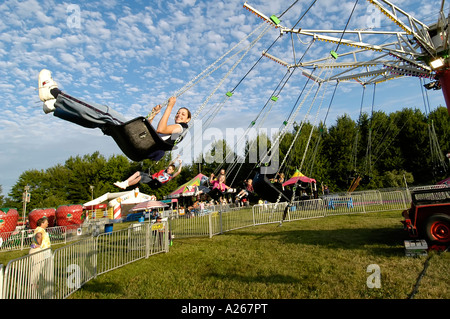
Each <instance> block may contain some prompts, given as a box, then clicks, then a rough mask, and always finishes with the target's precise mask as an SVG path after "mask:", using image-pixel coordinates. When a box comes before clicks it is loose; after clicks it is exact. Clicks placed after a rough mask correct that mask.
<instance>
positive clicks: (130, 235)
mask: <svg viewBox="0 0 450 319" xmlns="http://www.w3.org/2000/svg"><path fill="white" fill-rule="evenodd" d="M168 250H169V227H168V222H167V221H164V222H162V223H150V222H146V223H142V224H138V225H137V226H134V225H131V226H130V227H129V228H128V229H123V230H118V231H112V232H108V233H103V234H100V235H98V236H96V237H89V238H86V239H83V240H80V241H77V242H75V243H72V244H70V245H67V246H64V247H61V248H59V249H56V250H55V251H53V253H52V251H51V249H50V248H48V249H45V250H42V251H40V252H37V253H34V254H31V255H26V256H23V257H20V258H16V259H14V260H11V261H9V263H8V264H7V265H6V267H4V268H3V265H0V288H2V289H1V290H0V298H3V299H64V298H67V297H68V296H70V295H71V294H72V293H73V292H75V291H76V290H78V289H79V288H80V287H81V286H82V285H84V284H85V283H86V282H88V281H89V280H91V279H93V278H95V277H96V276H98V275H100V274H103V273H106V272H108V271H111V270H113V269H116V268H118V267H122V266H124V265H126V264H129V263H131V262H134V261H137V260H139V259H142V258H148V257H149V256H151V255H154V254H158V253H161V252H168Z"/></svg>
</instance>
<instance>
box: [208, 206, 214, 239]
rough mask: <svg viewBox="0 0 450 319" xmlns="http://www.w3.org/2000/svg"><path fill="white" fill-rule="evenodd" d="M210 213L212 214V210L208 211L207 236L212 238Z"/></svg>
mask: <svg viewBox="0 0 450 319" xmlns="http://www.w3.org/2000/svg"><path fill="white" fill-rule="evenodd" d="M212 214H213V212H209V213H208V226H209V238H212V236H213V230H212Z"/></svg>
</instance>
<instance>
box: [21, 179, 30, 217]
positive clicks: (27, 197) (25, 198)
mask: <svg viewBox="0 0 450 319" xmlns="http://www.w3.org/2000/svg"><path fill="white" fill-rule="evenodd" d="M24 190H25V191H24V192H23V195H22V202H23V212H22V222H23V223H24V225H25V214H26V212H27V203H29V202H30V198H31V194H30V193H29V192H28V191H29V190H30V186H29V185H26V186H25V187H24Z"/></svg>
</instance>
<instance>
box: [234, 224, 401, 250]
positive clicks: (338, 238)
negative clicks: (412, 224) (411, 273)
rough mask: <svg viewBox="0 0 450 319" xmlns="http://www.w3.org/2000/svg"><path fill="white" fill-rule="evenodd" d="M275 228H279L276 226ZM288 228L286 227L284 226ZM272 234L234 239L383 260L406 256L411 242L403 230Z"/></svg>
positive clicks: (373, 229) (339, 230)
mask: <svg viewBox="0 0 450 319" xmlns="http://www.w3.org/2000/svg"><path fill="white" fill-rule="evenodd" d="M274 227H278V226H277V225H275V224H274ZM283 227H284V225H283ZM283 227H279V228H277V231H273V232H270V233H264V234H261V233H257V232H246V231H239V232H234V235H238V234H239V235H241V236H252V237H255V239H256V240H275V241H279V242H280V243H281V244H282V243H289V244H299V245H314V246H322V247H324V248H328V249H349V250H352V249H365V250H366V251H368V252H370V253H373V254H376V255H381V256H386V257H388V256H401V255H404V251H403V249H404V247H403V241H404V240H405V239H407V236H406V235H405V232H404V231H403V230H402V229H401V228H395V227H386V228H340V229H327V230H309V229H307V230H284V229H283Z"/></svg>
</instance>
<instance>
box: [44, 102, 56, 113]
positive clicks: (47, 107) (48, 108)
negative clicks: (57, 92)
mask: <svg viewBox="0 0 450 319" xmlns="http://www.w3.org/2000/svg"><path fill="white" fill-rule="evenodd" d="M55 102H56V99H52V100H47V101H45V102H44V106H43V107H42V108H43V109H44V113H45V114H48V113H51V112H53V111H54V110H55Z"/></svg>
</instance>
